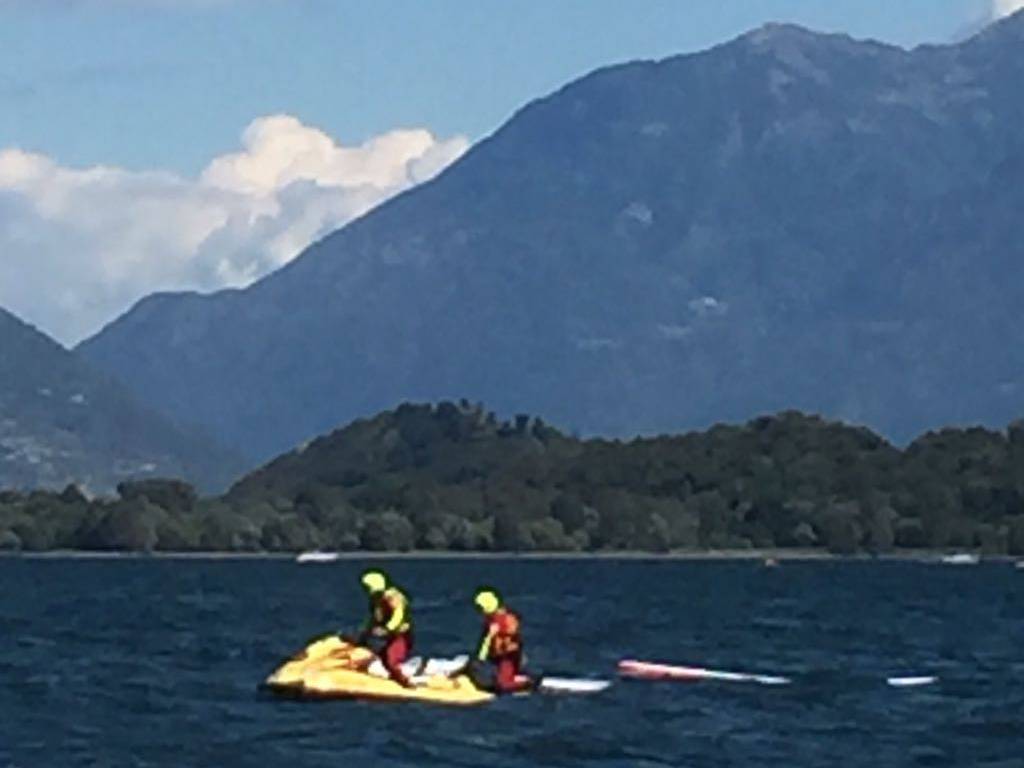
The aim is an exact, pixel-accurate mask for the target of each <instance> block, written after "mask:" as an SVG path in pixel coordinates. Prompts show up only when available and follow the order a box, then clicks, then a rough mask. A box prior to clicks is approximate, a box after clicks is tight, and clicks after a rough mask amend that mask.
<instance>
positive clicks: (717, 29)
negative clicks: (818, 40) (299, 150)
mask: <svg viewBox="0 0 1024 768" xmlns="http://www.w3.org/2000/svg"><path fill="white" fill-rule="evenodd" d="M991 7H992V0H636V1H635V2H624V1H623V0H515V1H509V0H388V1H387V2H353V1H350V0H0V98H2V103H3V104H4V108H3V109H2V110H0V147H3V146H18V147H21V148H23V149H30V150H33V151H38V152H42V153H45V154H47V155H50V156H53V157H55V158H57V159H59V160H60V161H61V162H62V163H66V164H71V165H82V164H92V163H116V164H117V165H120V166H123V167H127V168H136V169H137V168H144V167H161V168H168V169H174V170H178V171H180V172H184V173H194V172H196V171H198V170H199V169H200V168H201V167H203V166H204V165H205V164H206V162H207V161H208V160H209V158H210V157H212V156H214V155H216V154H219V153H221V152H223V151H226V150H228V149H230V148H233V147H235V146H236V145H237V140H238V134H239V132H240V131H241V129H242V128H243V127H244V126H246V125H247V124H248V123H249V122H250V121H251V120H252V119H253V118H255V117H257V116H260V115H265V114H273V113H279V112H283V113H287V114H290V115H294V116H296V117H298V118H299V119H301V120H302V121H303V122H304V123H307V124H311V125H316V126H318V127H320V128H322V129H324V130H325V131H326V132H327V133H329V134H331V135H332V136H335V137H338V138H339V139H340V140H343V141H347V142H351V141H361V140H363V139H365V138H367V137H369V136H372V135H375V134H378V133H380V132H383V131H386V130H389V129H392V128H395V127H401V126H425V127H428V128H430V129H431V130H433V131H435V132H437V133H438V134H440V135H450V134H455V133H460V134H465V135H467V136H468V137H469V138H470V139H473V140H475V139H478V138H480V137H481V136H483V135H485V134H487V133H488V132H490V131H491V130H493V129H494V128H496V127H497V126H498V125H499V124H500V123H501V122H503V121H504V120H505V119H506V118H507V117H508V116H509V115H510V114H511V113H512V112H513V111H514V110H515V109H516V108H517V107H519V106H520V105H522V104H523V103H524V102H526V101H528V100H529V99H531V98H535V97H537V96H539V95H543V94H544V93H547V92H549V91H551V90H553V89H555V88H557V87H558V86H560V85H561V84H563V83H565V82H567V81H569V80H571V79H573V78H575V77H578V76H580V75H582V74H584V73H586V72H587V71H589V70H591V69H594V68H595V67H598V66H602V65H606V64H612V63H615V62H619V61H624V60H628V59H634V58H660V57H664V56H667V55H671V54H673V53H679V52H685V51H692V50H696V49H700V48H704V47H707V46H709V45H713V44H715V43H718V42H722V41H724V40H727V39H729V38H731V37H733V36H735V35H737V34H739V33H741V32H743V31H745V30H747V29H750V28H752V27H755V26H758V25H759V24H761V23H763V22H765V21H769V20H785V21H794V22H798V23H801V24H804V25H807V26H810V27H812V28H816V29H821V30H830V31H831V30H838V31H845V32H849V33H850V34H852V35H854V36H856V37H874V38H878V39H882V40H885V41H889V42H894V43H898V44H901V45H905V46H910V45H915V44H918V43H921V42H945V41H948V40H949V39H951V38H952V37H954V36H955V35H957V34H959V33H960V32H961V31H962V30H963V29H964V28H965V27H967V26H968V25H970V24H972V23H974V22H976V21H978V20H979V19H983V18H985V17H986V16H987V15H988V14H989V13H990V9H991Z"/></svg>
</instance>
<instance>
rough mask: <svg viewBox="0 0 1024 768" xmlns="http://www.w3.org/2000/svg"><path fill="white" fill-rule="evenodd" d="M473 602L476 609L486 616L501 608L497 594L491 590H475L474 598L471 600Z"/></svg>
mask: <svg viewBox="0 0 1024 768" xmlns="http://www.w3.org/2000/svg"><path fill="white" fill-rule="evenodd" d="M473 602H474V603H475V604H476V607H477V608H479V609H480V610H481V611H483V613H485V614H486V615H488V616H490V615H491V614H492V613H494V612H495V611H496V610H498V609H499V608H501V598H500V597H498V593H497V592H495V591H494V590H493V589H480V590H477V593H476V597H474V598H473Z"/></svg>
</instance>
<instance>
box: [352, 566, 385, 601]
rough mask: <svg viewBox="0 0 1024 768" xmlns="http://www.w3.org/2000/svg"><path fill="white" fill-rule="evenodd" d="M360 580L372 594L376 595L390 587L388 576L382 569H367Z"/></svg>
mask: <svg viewBox="0 0 1024 768" xmlns="http://www.w3.org/2000/svg"><path fill="white" fill-rule="evenodd" d="M359 580H360V581H361V582H362V584H363V586H364V587H365V588H366V591H367V592H369V593H370V594H371V595H376V594H377V593H379V592H383V591H384V590H385V589H387V588H388V577H387V576H385V575H384V574H383V573H382V572H381V571H365V572H364V573H363V575H362V578H360V579H359Z"/></svg>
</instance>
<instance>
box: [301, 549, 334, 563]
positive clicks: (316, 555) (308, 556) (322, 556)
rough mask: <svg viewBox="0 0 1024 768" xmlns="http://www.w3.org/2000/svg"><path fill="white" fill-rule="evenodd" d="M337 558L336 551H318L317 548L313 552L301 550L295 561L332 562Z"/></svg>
mask: <svg viewBox="0 0 1024 768" xmlns="http://www.w3.org/2000/svg"><path fill="white" fill-rule="evenodd" d="M337 559H338V553H337V552H320V551H319V550H316V551H313V552H301V553H300V554H299V556H298V557H296V558H295V562H297V563H303V564H305V563H333V562H334V561H335V560H337Z"/></svg>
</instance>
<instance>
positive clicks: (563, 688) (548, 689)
mask: <svg viewBox="0 0 1024 768" xmlns="http://www.w3.org/2000/svg"><path fill="white" fill-rule="evenodd" d="M610 685H611V682H610V681H608V680H584V679H580V678H568V677H542V678H541V681H540V689H541V690H542V691H544V692H545V693H600V692H601V691H603V690H605V689H606V688H607V687H608V686H610Z"/></svg>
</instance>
